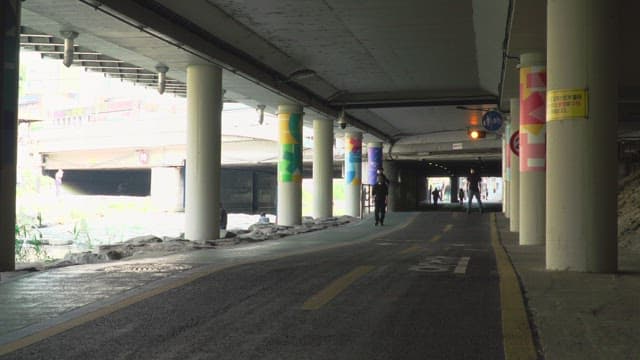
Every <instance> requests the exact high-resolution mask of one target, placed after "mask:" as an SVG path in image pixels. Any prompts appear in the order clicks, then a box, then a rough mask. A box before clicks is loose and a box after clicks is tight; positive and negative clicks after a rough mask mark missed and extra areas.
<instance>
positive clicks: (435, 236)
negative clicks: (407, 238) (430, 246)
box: [429, 234, 442, 243]
mask: <svg viewBox="0 0 640 360" xmlns="http://www.w3.org/2000/svg"><path fill="white" fill-rule="evenodd" d="M440 239H442V235H440V234H437V235H434V236H433V237H432V238H431V239H429V242H432V243H434V242H438V241H440Z"/></svg>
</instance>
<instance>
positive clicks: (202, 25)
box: [22, 0, 640, 161]
mask: <svg viewBox="0 0 640 360" xmlns="http://www.w3.org/2000/svg"><path fill="white" fill-rule="evenodd" d="M621 3H622V6H623V7H624V9H626V10H624V11H622V13H623V16H622V19H623V22H624V23H626V24H628V25H629V24H633V19H632V17H631V15H629V14H632V13H633V10H634V9H635V8H637V7H638V5H637V4H635V3H634V2H633V1H630V0H629V1H627V0H625V1H622V2H621ZM22 4H23V12H22V24H23V26H26V27H28V28H29V29H33V30H34V31H37V32H42V33H46V34H52V35H54V36H57V37H60V31H62V30H74V31H76V32H78V33H79V36H78V38H77V39H76V44H77V45H79V46H81V47H83V48H88V49H91V50H93V51H97V52H100V53H101V54H105V55H108V56H110V57H113V58H116V59H120V60H123V61H125V62H126V63H127V64H133V65H135V66H139V67H141V68H143V69H146V70H147V71H150V72H155V67H156V65H158V64H164V65H166V66H168V67H169V72H168V76H169V77H170V78H171V79H175V81H177V82H182V83H184V82H186V67H187V66H188V65H189V64H195V63H215V64H218V65H221V66H222V67H223V69H224V72H223V88H224V89H225V90H226V93H225V99H227V100H233V101H238V102H242V103H245V104H248V105H250V106H257V105H259V104H264V105H266V111H268V112H270V113H275V112H276V108H277V106H278V105H279V104H291V103H298V104H302V105H304V106H305V110H304V111H305V121H311V120H313V119H315V118H329V119H334V120H335V119H336V118H337V117H338V116H339V114H340V113H341V111H344V112H345V114H346V115H347V120H348V122H349V123H350V125H349V127H347V129H353V128H354V127H355V128H358V129H360V130H362V131H363V132H364V133H365V141H376V140H382V141H384V142H385V143H386V144H392V143H393V144H394V145H393V146H391V147H389V146H387V152H388V153H389V152H391V153H393V154H395V156H396V158H400V159H402V158H406V159H417V160H419V159H427V160H428V159H440V160H443V161H446V160H447V159H449V160H474V159H478V157H480V158H481V159H485V160H488V161H497V160H498V159H499V158H500V157H501V150H500V146H501V140H500V138H499V134H489V135H488V136H487V138H485V139H483V140H478V141H475V142H471V141H468V137H467V129H468V128H469V127H474V126H479V119H480V118H481V116H482V114H483V112H484V111H485V110H486V109H489V108H495V107H498V108H500V110H502V111H504V112H508V110H509V109H508V101H509V98H511V97H514V96H517V93H518V70H517V68H516V65H517V59H516V58H517V57H518V56H519V55H520V54H521V53H524V52H530V51H544V47H545V42H546V35H545V28H546V24H545V17H546V3H545V2H544V1H539V0H518V1H514V0H511V1H510V0H459V1H451V0H401V1H389V0H368V1H356V0H260V1H257V0H254V1H249V0H244V1H238V0H189V1H174V0H156V1H152V0H132V1H120V0H102V1H97V0H56V1H55V2H52V1H50V0H26V1H25V2H23V3H22ZM627 10H629V11H627ZM635 10H637V9H635ZM636 13H637V12H636ZM625 14H626V15H625ZM621 28H622V29H625V26H624V24H623V26H622V27H621ZM627 33H628V34H627ZM622 34H623V40H624V38H625V36H627V37H628V36H632V35H633V31H632V30H629V31H622ZM623 42H624V43H627V42H626V41H623ZM631 44H634V45H631ZM637 47H638V46H637V45H635V42H634V41H631V38H629V42H628V43H627V45H626V46H625V47H624V48H623V55H624V56H623V57H621V68H622V70H623V71H625V72H626V73H628V75H629V76H626V77H624V76H623V77H621V79H624V80H623V81H621V85H620V87H621V95H620V96H621V98H624V99H625V100H626V102H625V104H626V105H625V106H626V107H625V109H626V110H624V111H621V117H622V118H621V120H633V119H634V118H633V116H636V115H633V114H636V112H635V108H636V106H635V102H636V100H637V99H635V98H633V96H635V94H640V92H638V91H634V89H638V84H640V81H638V80H640V74H636V73H638V71H636V70H634V69H636V68H637V66H633V62H632V61H631V60H632V59H636V58H637V56H635V54H637ZM296 73H297V74H301V75H306V76H295V74H296ZM623 114H627V115H623ZM637 114H640V111H638V112H637ZM638 118H639V119H640V115H639V116H638ZM632 123H633V122H627V124H632ZM632 127H633V126H632ZM341 131H342V130H341V129H340V128H339V127H338V126H337V123H336V133H338V136H339V134H340V133H341ZM454 144H455V146H454Z"/></svg>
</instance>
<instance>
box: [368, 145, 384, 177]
mask: <svg viewBox="0 0 640 360" xmlns="http://www.w3.org/2000/svg"><path fill="white" fill-rule="evenodd" d="M367 165H368V166H367V180H368V182H367V183H368V184H371V185H374V184H375V183H376V182H377V178H378V169H380V168H382V143H381V142H370V143H368V144H367ZM385 176H386V174H385Z"/></svg>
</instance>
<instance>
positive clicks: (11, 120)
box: [0, 0, 20, 271]
mask: <svg viewBox="0 0 640 360" xmlns="http://www.w3.org/2000/svg"><path fill="white" fill-rule="evenodd" d="M0 29H1V30H2V37H0V39H2V40H0V61H1V62H2V63H1V64H2V68H1V69H0V86H2V87H0V208H1V210H2V211H1V212H0V213H1V214H2V216H0V271H13V270H15V267H16V259H15V258H16V248H15V238H16V233H15V225H16V168H17V154H18V69H19V65H18V63H19V61H18V60H19V55H18V54H19V53H20V1H19V0H5V1H2V2H0Z"/></svg>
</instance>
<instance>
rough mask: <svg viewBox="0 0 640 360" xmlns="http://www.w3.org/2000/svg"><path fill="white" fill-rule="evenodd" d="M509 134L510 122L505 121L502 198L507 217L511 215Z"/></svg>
mask: <svg viewBox="0 0 640 360" xmlns="http://www.w3.org/2000/svg"><path fill="white" fill-rule="evenodd" d="M510 134H511V124H510V123H509V122H507V124H506V126H505V130H504V136H503V140H504V155H503V157H502V162H503V163H504V175H503V179H504V198H503V199H502V201H503V203H504V205H505V212H504V216H505V217H506V218H507V219H508V218H510V217H511V149H510V148H509V140H510V139H509V136H510Z"/></svg>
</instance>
